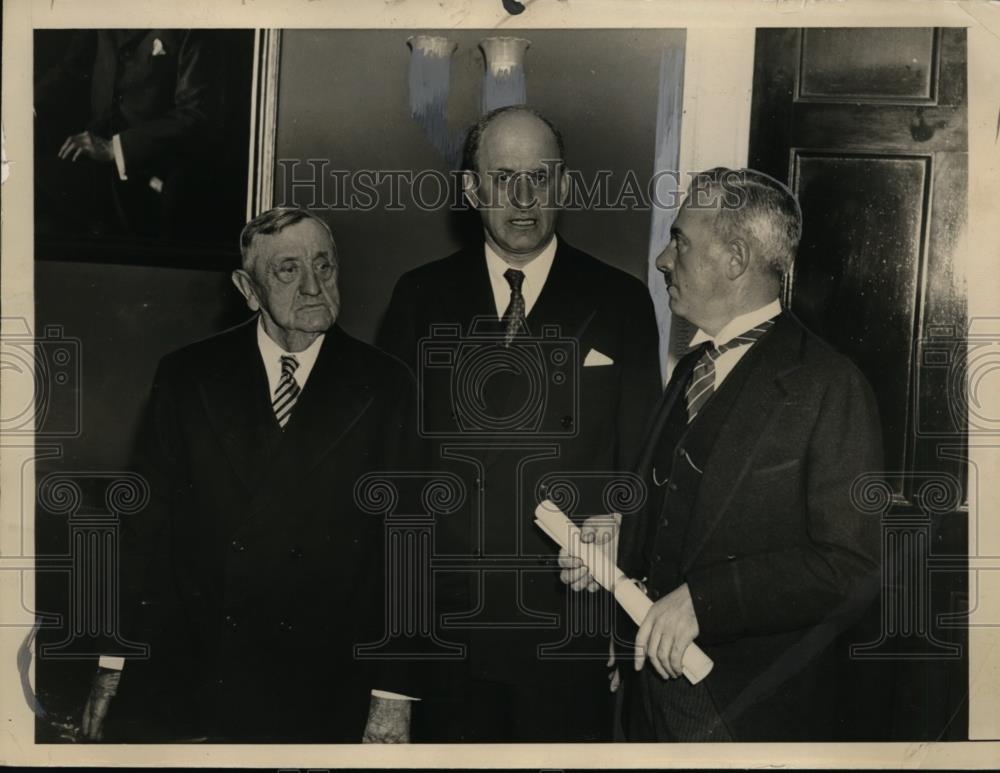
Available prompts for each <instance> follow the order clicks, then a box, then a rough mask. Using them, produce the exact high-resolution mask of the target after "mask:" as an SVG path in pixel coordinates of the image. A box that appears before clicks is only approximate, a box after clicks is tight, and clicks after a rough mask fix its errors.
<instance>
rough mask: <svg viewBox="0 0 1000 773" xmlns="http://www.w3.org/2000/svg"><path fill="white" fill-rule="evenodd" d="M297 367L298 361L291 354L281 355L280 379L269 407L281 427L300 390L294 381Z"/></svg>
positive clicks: (290, 411) (286, 419) (286, 420)
mask: <svg viewBox="0 0 1000 773" xmlns="http://www.w3.org/2000/svg"><path fill="white" fill-rule="evenodd" d="M298 367H299V361H298V360H297V359H295V358H294V357H293V356H292V355H290V354H285V355H282V357H281V380H280V381H278V388H277V389H276V390H274V401H273V402H272V403H271V407H272V408H274V417H275V418H276V419H277V420H278V425H279V426H280V427H281V428H282V429H284V428H285V425H286V424H288V418H289V417H290V416H291V415H292V408H294V407H295V401H296V400H298V399H299V392H301V391H302V389H301V387H299V385H298V383H297V382H296V381H295V369H296V368H298Z"/></svg>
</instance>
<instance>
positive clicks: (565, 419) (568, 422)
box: [559, 416, 573, 429]
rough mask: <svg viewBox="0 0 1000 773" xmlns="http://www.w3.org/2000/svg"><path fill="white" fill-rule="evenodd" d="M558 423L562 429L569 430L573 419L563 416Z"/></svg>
mask: <svg viewBox="0 0 1000 773" xmlns="http://www.w3.org/2000/svg"><path fill="white" fill-rule="evenodd" d="M559 423H560V424H561V425H562V428H563V429H569V428H570V427H572V426H573V417H572V416H563V417H562V419H560V421H559Z"/></svg>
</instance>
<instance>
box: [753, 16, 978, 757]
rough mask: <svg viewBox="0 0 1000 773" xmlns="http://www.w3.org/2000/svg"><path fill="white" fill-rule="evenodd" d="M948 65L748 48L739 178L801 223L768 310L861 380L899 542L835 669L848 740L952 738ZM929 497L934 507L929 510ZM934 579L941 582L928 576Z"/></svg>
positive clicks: (957, 190) (760, 45)
mask: <svg viewBox="0 0 1000 773" xmlns="http://www.w3.org/2000/svg"><path fill="white" fill-rule="evenodd" d="M965 51H966V35H965V30H964V29H952V28H948V29H935V28H905V29H874V28H865V29H854V28H839V29H815V28H814V29H766V30H764V29H762V30H758V32H757V39H756V54H755V64H754V92H753V109H752V115H751V133H750V153H749V166H750V167H751V168H755V169H759V170H761V171H763V172H766V173H768V174H770V175H772V176H773V177H775V178H777V179H779V180H782V181H783V182H786V183H788V184H789V185H790V187H791V188H792V189H793V190H794V191H795V192H796V194H797V195H798V197H799V201H800V203H801V205H802V211H803V219H804V226H803V239H802V244H801V246H800V249H799V254H798V256H797V258H796V263H795V268H794V271H793V272H792V273H791V274H790V275H789V277H788V281H787V283H786V287H785V302H786V304H790V306H791V308H792V309H793V310H794V311H795V312H796V314H797V315H798V316H799V317H800V318H801V319H802V320H803V322H805V323H806V324H807V325H808V326H809V327H811V328H812V329H813V330H815V331H816V332H817V333H818V334H819V335H821V336H822V337H823V338H825V339H826V340H827V341H829V342H830V343H831V344H832V345H833V346H835V347H836V348H838V349H839V350H841V351H843V352H844V353H846V354H847V355H849V356H850V357H851V358H852V359H853V360H854V361H855V362H856V363H857V364H858V366H859V367H860V368H861V369H862V371H864V373H865V375H866V376H867V377H868V379H869V381H870V382H871V384H872V386H873V388H874V390H875V394H876V397H877V399H878V404H879V410H880V414H881V418H882V429H883V435H884V440H885V451H886V471H887V472H888V473H889V474H888V476H887V480H888V483H889V485H890V486H891V495H892V496H891V500H892V506H891V508H890V509H889V510H888V512H887V513H886V518H885V522H886V524H887V528H886V530H885V532H886V534H887V537H886V539H887V541H891V540H892V539H894V538H897V539H899V540H901V541H903V538H904V537H905V538H906V540H905V541H907V548H906V551H907V555H906V557H905V558H904V559H898V557H894V558H892V559H891V561H889V560H887V564H891V565H892V566H899V569H898V571H897V572H895V573H893V574H892V576H890V577H889V578H888V580H887V583H886V584H887V586H888V587H887V590H886V592H884V593H883V598H882V599H881V601H880V605H879V609H878V610H875V611H873V612H872V614H871V616H870V617H869V618H868V619H867V629H868V630H869V633H868V634H867V635H869V636H874V637H876V639H875V642H873V643H872V646H870V647H868V648H867V649H866V648H865V647H861V648H860V649H859V650H858V651H857V652H856V653H855V655H856V657H854V658H851V659H850V660H849V662H847V663H846V665H845V668H846V670H847V673H848V675H849V676H848V678H849V679H852V680H854V681H855V684H853V685H852V686H851V689H850V690H848V691H847V692H849V693H851V694H852V695H851V697H849V698H848V700H849V702H850V705H849V707H847V708H846V709H845V711H847V713H849V714H850V715H851V716H848V717H846V718H845V726H844V728H843V730H844V733H845V735H846V736H848V737H857V738H879V737H881V738H893V739H897V738H898V739H903V738H928V737H931V738H936V737H939V736H941V737H945V738H964V737H965V735H966V733H967V728H966V722H967V720H966V713H965V712H966V708H965V705H964V700H965V690H964V687H965V684H966V677H965V674H966V664H965V660H964V658H963V655H964V652H965V650H964V647H963V646H962V645H963V643H964V638H965V637H964V635H963V631H962V629H961V626H960V623H961V621H959V625H958V626H957V627H956V626H955V621H954V620H952V621H951V623H948V622H945V621H942V620H941V619H940V616H941V615H942V614H952V615H955V614H961V613H962V612H963V611H964V609H965V604H966V599H965V596H964V594H965V586H966V577H965V573H964V568H963V564H964V555H965V554H966V552H967V548H966V544H967V543H966V528H967V524H966V515H967V507H966V506H965V505H966V469H965V462H964V458H965V436H964V432H965V417H966V414H965V410H966V406H965V402H964V398H965V391H964V382H962V380H961V373H962V369H961V362H959V361H958V360H960V359H961V352H962V347H961V336H962V335H963V334H964V332H965V329H966V310H965V287H964V281H963V277H962V274H961V270H960V268H959V267H960V266H961V265H962V263H961V260H960V256H959V255H958V254H957V250H958V249H959V244H960V237H961V235H962V232H963V228H964V225H965V217H966V198H967V195H966V189H967V148H968V144H967V118H966V55H965ZM956 375H957V378H956ZM935 485H938V486H943V487H944V488H947V489H949V491H948V494H947V495H946V496H944V498H943V499H940V500H935V501H933V502H932V501H931V496H930V495H931V493H932V490H934V486H935ZM956 486H957V490H955V487H956ZM904 527H905V528H904ZM893 529H895V532H898V533H896V534H895V537H894V536H893V534H894V532H893ZM901 535H902V536H901ZM896 561H902V563H892V562H896ZM948 562H950V563H948ZM903 564H905V565H906V567H909V570H912V569H913V568H914V567H918V569H917V573H916V575H914V574H907V572H908V571H909V570H907V569H904V568H903ZM935 565H940V566H948V567H951V569H950V571H935V572H932V571H931V569H932V568H933V567H934V566H935ZM890 571H892V570H891V568H890ZM917 575H919V577H918V578H917V579H914V577H916V576H917ZM925 581H926V583H927V584H926V585H922V584H921V583H924V582H925ZM918 586H919V587H918ZM927 588H929V589H930V591H929V593H928V592H927ZM893 604H895V605H897V606H907V605H909V610H902V609H898V610H896V611H897V613H898V614H897V617H898V618H899V619H901V620H903V619H904V618H905V620H904V623H905V625H904V626H903V627H894V626H895V623H894V622H892V621H891V620H890V621H889V622H888V623H887V621H886V620H887V615H888V612H887V610H888V609H889V607H890V606H891V605H893ZM890 616H891V615H890ZM918 619H919V621H918V622H916V623H914V620H918ZM897 622H898V621H897ZM887 626H888V628H889V629H891V630H888V631H887ZM921 626H922V627H921ZM904 627H905V630H903V628H904ZM863 630H865V626H862V628H860V629H858V630H856V631H855V632H854V636H855V643H857V637H858V636H861V637H863V636H864V635H866V634H864V633H861V631H863ZM863 641H864V639H863V638H862V642H863ZM873 690H874V691H875V692H877V693H878V695H877V696H876V695H874V694H873Z"/></svg>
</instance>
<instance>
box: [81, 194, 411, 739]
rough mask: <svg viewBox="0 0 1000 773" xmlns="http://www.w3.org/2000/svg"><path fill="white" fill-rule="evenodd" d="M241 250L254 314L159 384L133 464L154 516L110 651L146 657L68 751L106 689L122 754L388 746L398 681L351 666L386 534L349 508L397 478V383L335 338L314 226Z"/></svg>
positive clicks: (372, 615)
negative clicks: (247, 745) (121, 641)
mask: <svg viewBox="0 0 1000 773" xmlns="http://www.w3.org/2000/svg"><path fill="white" fill-rule="evenodd" d="M241 245H242V250H243V267H242V268H241V269H239V270H237V271H235V272H234V274H233V281H234V283H235V284H236V286H237V288H238V289H239V291H240V292H241V293H242V294H243V296H244V297H245V298H246V301H247V303H248V305H249V306H250V308H251V309H252V310H253V311H255V312H258V313H257V314H255V315H254V317H253V318H252V319H250V320H249V321H247V322H246V323H244V324H241V325H239V326H237V327H235V328H233V329H231V330H228V331H226V332H224V333H221V334H219V335H217V336H214V337H212V338H208V339H206V340H203V341H200V342H198V343H195V344H192V345H190V346H188V347H185V348H184V349H181V350H179V351H177V352H174V353H173V354H170V355H168V356H167V357H165V358H164V359H163V361H162V363H161V364H160V367H159V369H158V370H157V373H156V378H155V381H154V385H153V392H152V397H151V400H150V408H149V416H148V420H147V422H146V424H145V426H144V427H143V429H142V436H141V440H140V453H139V458H138V462H137V465H138V469H139V470H140V471H141V472H142V473H143V474H144V475H145V476H146V477H147V480H148V482H149V486H150V491H151V497H152V498H151V502H150V504H149V506H148V507H147V508H146V510H144V511H143V512H141V513H139V514H138V515H136V516H133V520H132V522H130V523H127V524H125V527H124V532H125V533H124V538H123V543H124V545H123V549H124V566H123V587H124V589H125V592H126V594H127V596H128V597H127V598H126V601H125V603H124V605H123V606H124V610H125V612H126V613H127V616H126V619H125V629H124V631H125V635H126V636H127V637H128V638H130V639H132V640H134V641H142V642H148V643H149V644H150V647H151V651H150V656H149V658H148V659H147V660H139V659H135V660H133V659H129V661H128V662H126V663H125V664H124V670H120V669H121V666H122V663H120V662H118V663H115V662H113V661H110V660H109V659H104V660H103V662H102V668H101V670H100V671H99V673H98V677H97V679H96V681H95V685H94V690H93V692H92V694H91V699H90V702H89V703H88V706H87V708H86V710H85V713H84V732H85V734H86V735H87V736H88V737H91V738H97V737H100V733H101V724H102V719H103V714H104V712H105V711H107V708H108V702H109V701H108V698H109V696H110V694H112V693H113V692H114V691H115V689H116V688H115V685H116V683H117V682H119V681H120V682H121V695H120V696H119V697H118V698H116V699H115V703H114V704H113V705H115V706H117V713H116V712H115V711H114V710H113V711H112V718H113V719H115V720H116V721H117V723H118V725H119V727H120V730H119V733H118V735H119V736H120V737H123V738H126V739H130V740H144V739H149V738H150V737H159V738H171V737H172V738H175V739H176V738H207V739H208V740H210V741H217V742H243V741H251V742H278V741H281V742H355V743H356V742H360V741H361V740H362V737H363V736H364V737H365V739H366V740H370V741H402V740H405V739H406V736H407V732H408V714H409V705H410V704H409V701H408V700H405V699H402V698H400V697H398V693H400V692H405V691H409V692H413V689H412V688H411V687H410V686H409V685H408V684H406V682H408V680H409V676H408V670H405V669H401V670H400V671H399V672H396V673H394V672H392V670H391V668H384V667H382V668H374V667H373V665H372V664H371V663H369V662H367V661H365V660H364V659H358V658H356V657H355V650H354V648H355V646H356V645H362V644H365V643H371V642H377V641H378V640H379V639H380V637H381V635H382V632H381V630H380V628H379V625H380V621H381V619H382V614H381V610H382V608H383V592H384V591H383V576H384V569H383V561H382V555H383V545H382V534H383V527H384V524H383V523H382V520H381V519H380V518H379V517H377V516H372V515H366V514H364V513H362V511H361V510H360V509H359V506H358V504H357V503H356V501H355V493H354V492H355V485H356V484H357V482H358V480H359V478H361V476H363V475H365V474H366V473H368V472H370V471H375V470H386V471H394V470H398V469H400V466H401V465H404V466H405V465H408V464H409V463H410V458H409V457H408V454H409V453H410V449H412V444H411V443H410V440H411V439H412V438H413V437H414V436H415V434H414V432H413V429H412V425H411V422H412V408H413V401H414V389H413V381H412V377H411V376H410V374H409V373H408V371H407V369H406V367H405V366H404V365H403V364H402V363H400V362H398V361H397V360H394V359H393V358H391V357H389V356H388V355H386V354H384V353H382V352H379V351H378V350H376V349H374V348H373V347H371V346H368V345H367V344H364V343H361V342H360V341H357V340H355V339H354V338H352V337H350V336H349V335H348V334H347V333H345V332H344V331H343V330H342V329H341V328H340V327H338V326H337V324H336V319H337V315H338V312H339V309H340V296H339V293H338V289H337V269H338V257H337V253H336V247H335V245H334V242H333V239H332V237H331V235H330V232H329V229H328V227H327V226H326V224H325V223H323V222H322V221H321V220H319V219H317V218H316V217H314V216H312V215H310V214H308V213H307V212H305V211H303V210H298V209H275V210H270V211H268V212H265V213H263V214H262V215H260V216H258V217H257V218H255V219H254V220H252V221H251V222H250V223H249V224H248V225H247V226H246V228H245V229H244V231H243V235H242V237H241ZM404 469H405V467H404ZM379 688H381V689H383V690H386V689H387V690H390V691H394V692H395V693H397V695H395V696H393V695H388V694H386V693H379V692H377V690H378V689H379ZM373 689H375V690H376V693H374V694H372V695H371V696H370V695H369V694H370V693H371V692H372V690H373ZM131 720H135V721H132V722H131V724H132V725H133V727H132V728H129V727H127V726H123V725H128V724H129V722H130V721H131ZM138 720H142V723H141V724H139V723H138ZM137 724H138V727H136V725H137ZM130 730H131V732H130ZM137 736H138V737H137Z"/></svg>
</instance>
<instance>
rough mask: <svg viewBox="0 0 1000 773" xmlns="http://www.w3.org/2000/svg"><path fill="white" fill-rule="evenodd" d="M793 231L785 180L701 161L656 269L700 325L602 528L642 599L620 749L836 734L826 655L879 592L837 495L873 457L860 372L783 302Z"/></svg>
mask: <svg viewBox="0 0 1000 773" xmlns="http://www.w3.org/2000/svg"><path fill="white" fill-rule="evenodd" d="M801 224H802V218H801V212H800V210H799V206H798V203H797V201H796V200H795V198H794V196H793V194H792V193H791V192H790V191H789V190H788V189H787V188H786V187H785V186H784V185H782V184H781V183H778V182H777V181H775V180H773V179H772V178H770V177H768V176H766V175H763V174H761V173H758V172H754V171H752V170H737V171H732V170H725V169H715V170H711V171H710V172H706V173H703V174H701V175H698V176H696V178H695V179H694V181H693V183H692V189H691V192H690V193H689V196H688V198H687V200H686V201H685V203H684V206H682V207H681V209H680V211H679V214H678V216H677V219H676V221H675V223H674V226H673V228H672V230H671V241H670V244H669V245H668V247H667V249H666V250H665V251H664V252H663V253H662V254H661V255H660V257H659V258H658V259H657V267H658V268H659V269H660V270H661V271H662V272H663V273H664V277H665V281H666V283H667V287H668V292H669V295H670V305H671V309H672V311H673V312H674V313H675V314H676V315H677V316H679V317H682V318H684V319H686V320H688V321H689V322H691V323H693V324H695V325H697V326H698V328H699V330H698V332H697V334H696V335H695V337H694V339H693V340H692V342H691V344H692V347H693V350H692V351H691V352H690V353H689V354H688V355H687V356H686V357H684V358H683V359H682V360H681V361H680V362H679V363H678V365H677V367H676V369H675V370H674V372H673V375H672V378H671V380H670V383H669V384H668V386H667V389H666V391H665V393H664V396H663V398H662V399H661V401H660V403H659V406H658V407H657V409H656V411H655V413H654V415H653V417H652V421H651V423H650V430H649V433H648V435H647V438H646V442H645V448H644V451H643V453H642V455H641V458H640V461H639V470H638V471H639V474H640V475H642V477H643V479H644V480H645V481H646V482H647V484H648V486H649V491H650V497H649V500H648V502H647V506H646V508H645V509H644V511H643V513H642V515H641V516H640V517H633V518H625V519H624V520H623V522H622V524H621V529H620V534H618V535H616V538H617V539H619V540H620V544H619V545H618V548H617V556H618V567H619V568H620V569H621V571H622V572H623V573H624V574H625V575H627V576H628V577H630V578H635V579H636V580H639V581H641V583H642V587H643V589H644V590H645V592H646V594H647V595H648V597H649V599H650V600H651V601H652V605H651V607H650V609H649V611H648V613H646V614H645V617H644V618H643V619H642V622H641V624H640V625H639V627H638V631H637V632H636V636H635V652H634V670H633V669H632V668H628V669H625V668H624V666H622V664H620V667H621V668H622V672H623V674H624V672H625V671H626V670H627V671H629V672H631V674H630V675H629V676H628V677H627V678H626V679H625V690H624V697H623V704H622V721H623V729H624V732H625V735H626V737H627V738H628V739H629V740H634V741H667V740H670V741H723V740H734V741H804V740H819V739H824V738H833V737H835V735H836V727H835V723H836V720H835V717H834V715H833V707H834V706H835V704H836V693H835V688H836V682H835V668H834V665H835V664H834V663H833V662H831V656H832V655H833V654H834V653H833V650H832V647H831V645H832V644H833V642H834V639H835V637H836V636H837V634H838V633H840V632H841V631H842V630H843V629H844V627H845V626H846V625H847V624H848V623H849V622H850V619H851V616H852V615H853V614H855V613H856V612H857V611H858V610H859V609H860V608H861V607H862V606H863V605H864V604H866V603H867V602H869V601H870V600H871V597H872V595H873V593H874V592H875V591H876V590H877V587H878V586H877V582H878V571H879V565H878V556H879V539H880V532H879V520H878V518H877V517H875V518H873V517H872V516H870V515H865V514H863V513H861V512H860V511H859V510H858V508H857V507H855V505H854V502H853V501H852V495H851V491H852V484H853V482H854V481H855V479H856V478H857V477H858V476H859V475H861V474H863V473H868V472H872V471H877V470H880V469H882V464H883V462H882V448H881V434H880V429H879V420H878V412H877V408H876V404H875V400H874V397H873V395H872V391H871V388H870V387H869V385H868V384H867V382H866V381H865V379H864V377H863V376H862V375H861V373H860V372H859V371H858V369H857V368H856V367H855V366H854V365H853V364H852V363H851V362H850V361H849V360H848V359H847V358H846V357H844V356H842V355H840V354H838V353H837V352H835V351H833V350H832V349H831V348H830V347H829V346H828V345H826V344H825V343H824V342H823V341H821V340H820V339H818V338H817V337H816V336H814V335H813V334H812V333H810V332H809V331H808V330H806V329H805V328H804V327H803V326H802V325H801V324H800V323H799V321H798V320H797V319H796V318H795V317H794V316H793V315H792V314H791V313H789V312H788V311H786V310H783V309H782V307H781V305H780V303H779V294H780V290H781V285H782V278H783V276H784V275H785V273H786V272H787V271H788V270H789V269H790V268H791V265H792V261H793V259H794V256H795V251H796V248H797V246H798V242H799V238H800V235H801V227H802V226H801ZM596 534H597V532H596V530H594V529H588V528H586V527H585V528H584V529H583V532H582V536H581V539H583V540H594V539H595V535H596ZM604 537H605V535H601V537H600V539H604ZM607 547H611V549H612V550H613V549H614V548H613V547H612V546H611V545H608V546H607ZM561 563H562V564H563V566H564V567H566V568H565V569H564V572H563V580H564V582H567V583H569V584H571V585H572V587H573V588H574V589H576V590H582V589H583V588H586V587H588V586H589V587H591V588H592V584H593V583H594V582H595V580H594V577H593V575H592V574H591V573H589V572H588V571H587V570H586V568H584V567H582V566H581V565H580V562H579V561H578V560H577V559H575V558H571V557H569V556H568V555H566V554H565V551H564V555H563V557H562V558H561ZM617 595H618V594H617V593H616V596H617ZM694 646H697V647H699V648H700V650H702V651H703V652H704V654H705V655H706V656H707V657H708V658H710V659H711V661H712V663H713V664H714V665H713V667H712V669H711V672H710V673H709V674H708V675H707V676H706V677H705V678H704V679H701V680H697V679H695V682H696V683H692V680H691V679H690V678H680V677H681V676H682V674H685V673H687V670H686V668H687V666H688V665H689V660H690V654H691V653H692V652H694V651H695V650H694ZM686 653H687V654H686Z"/></svg>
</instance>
